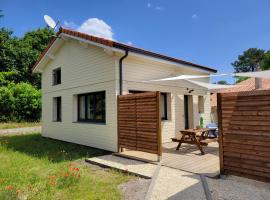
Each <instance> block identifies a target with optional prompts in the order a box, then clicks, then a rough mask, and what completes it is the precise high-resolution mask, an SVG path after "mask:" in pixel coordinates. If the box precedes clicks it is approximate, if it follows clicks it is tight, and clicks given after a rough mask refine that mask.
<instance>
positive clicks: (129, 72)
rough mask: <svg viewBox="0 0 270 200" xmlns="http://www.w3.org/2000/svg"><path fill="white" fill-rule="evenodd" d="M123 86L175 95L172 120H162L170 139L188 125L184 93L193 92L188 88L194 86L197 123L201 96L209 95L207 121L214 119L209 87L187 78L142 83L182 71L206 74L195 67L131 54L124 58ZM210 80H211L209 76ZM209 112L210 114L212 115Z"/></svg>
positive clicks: (164, 134)
mask: <svg viewBox="0 0 270 200" xmlns="http://www.w3.org/2000/svg"><path fill="white" fill-rule="evenodd" d="M123 66H124V67H123V80H124V83H123V90H124V93H128V91H129V90H142V91H160V92H167V93H170V95H171V104H170V106H171V108H170V112H169V113H170V116H169V117H168V118H169V120H166V121H162V141H163V142H169V141H170V138H171V137H174V136H175V135H176V134H177V133H178V132H179V130H181V129H184V128H185V123H184V95H185V94H187V95H190V94H189V93H188V91H187V88H192V89H194V92H192V95H193V97H192V98H193V116H194V117H193V122H192V123H193V126H194V128H195V127H196V126H197V125H199V118H200V116H199V113H198V96H199V95H202V96H204V97H205V105H204V106H205V113H204V114H203V115H204V118H205V120H204V122H205V124H207V123H209V122H210V121H209V120H208V119H210V113H208V111H209V110H210V95H209V94H207V91H206V90H204V89H202V88H200V87H198V86H195V85H193V84H190V83H187V82H186V81H175V82H172V83H153V82H151V83H141V82H140V81H144V80H153V79H158V78H165V77H170V76H174V75H175V76H176V75H180V74H188V73H189V74H203V73H201V72H196V71H192V70H185V69H183V68H177V67H172V66H170V65H167V64H161V63H158V62H155V61H146V60H142V59H137V58H132V57H131V56H130V57H128V58H127V59H125V60H124V63H123ZM205 81H208V80H205ZM208 115H209V116H208Z"/></svg>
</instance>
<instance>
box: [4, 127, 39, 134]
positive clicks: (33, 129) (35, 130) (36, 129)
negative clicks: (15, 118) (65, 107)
mask: <svg viewBox="0 0 270 200" xmlns="http://www.w3.org/2000/svg"><path fill="white" fill-rule="evenodd" d="M38 132H41V126H33V127H24V128H12V129H0V136H3V135H13V134H18V133H20V134H26V133H38Z"/></svg>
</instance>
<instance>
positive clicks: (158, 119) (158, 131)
mask: <svg viewBox="0 0 270 200" xmlns="http://www.w3.org/2000/svg"><path fill="white" fill-rule="evenodd" d="M156 95H157V134H158V135H157V138H158V141H157V142H158V161H160V160H161V156H162V137H161V116H160V92H156Z"/></svg>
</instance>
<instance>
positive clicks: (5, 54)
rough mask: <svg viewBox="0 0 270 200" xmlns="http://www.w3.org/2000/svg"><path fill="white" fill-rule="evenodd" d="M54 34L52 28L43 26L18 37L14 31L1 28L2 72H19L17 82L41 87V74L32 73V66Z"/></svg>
mask: <svg viewBox="0 0 270 200" xmlns="http://www.w3.org/2000/svg"><path fill="white" fill-rule="evenodd" d="M53 34H54V33H53V31H52V30H48V29H47V28H42V29H37V30H35V31H31V32H27V33H26V34H25V35H24V37H22V38H17V37H14V36H12V31H10V30H8V29H5V28H1V29H0V72H7V71H13V72H16V73H17V74H18V77H17V79H16V83H19V82H28V83H31V84H33V85H35V86H36V87H38V88H40V75H38V74H32V67H33V65H34V64H35V62H36V61H37V59H38V57H39V55H40V54H41V53H42V51H43V50H44V49H45V48H46V46H47V44H48V43H49V42H50V40H51V38H52V36H53Z"/></svg>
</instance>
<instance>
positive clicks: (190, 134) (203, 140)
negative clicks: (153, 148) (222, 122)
mask: <svg viewBox="0 0 270 200" xmlns="http://www.w3.org/2000/svg"><path fill="white" fill-rule="evenodd" d="M210 131H213V129H209V128H204V129H187V130H182V131H180V133H181V134H182V136H181V137H175V138H171V139H172V141H173V142H178V145H177V147H176V150H179V149H180V147H181V144H182V143H186V144H193V145H196V146H197V147H198V149H199V150H200V151H201V154H202V155H204V151H203V148H202V146H207V145H208V144H209V143H211V142H216V141H217V137H213V138H209V132H210Z"/></svg>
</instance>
